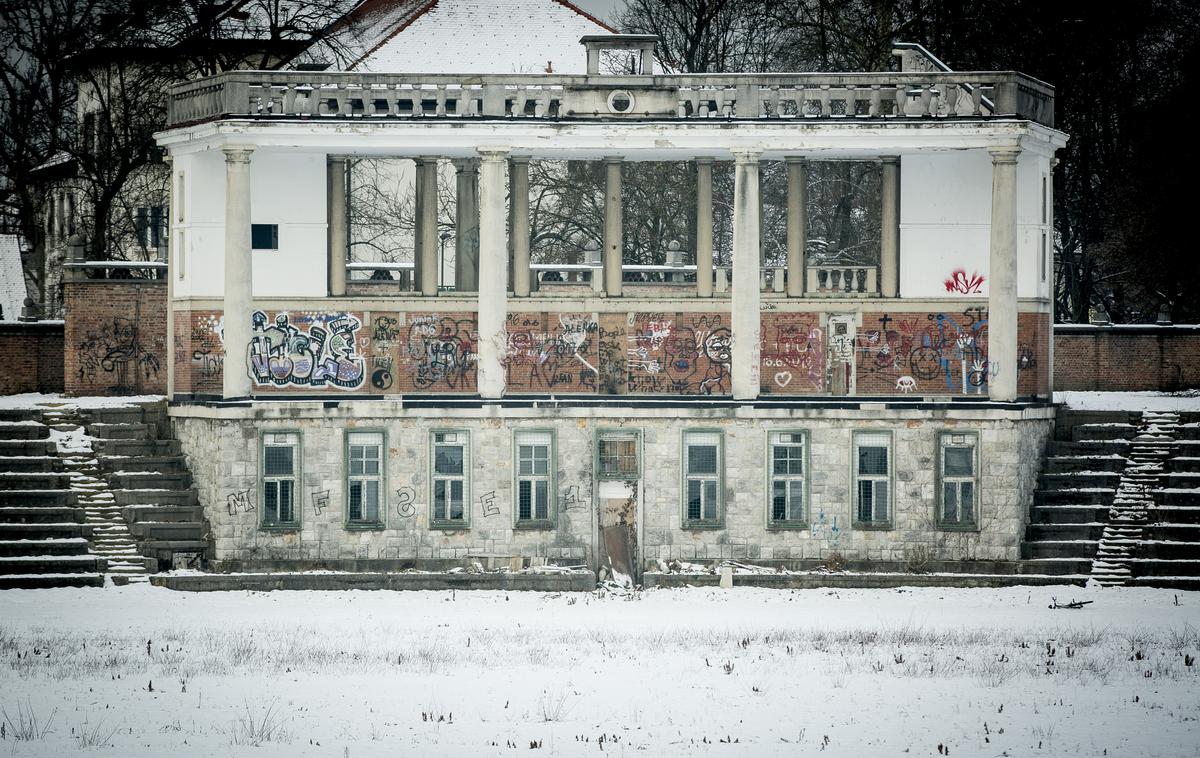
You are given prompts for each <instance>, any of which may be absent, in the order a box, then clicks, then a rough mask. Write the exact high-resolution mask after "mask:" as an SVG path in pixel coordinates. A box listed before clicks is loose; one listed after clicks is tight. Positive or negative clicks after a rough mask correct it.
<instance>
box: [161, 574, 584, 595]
mask: <svg viewBox="0 0 1200 758" xmlns="http://www.w3.org/2000/svg"><path fill="white" fill-rule="evenodd" d="M150 583H151V584H153V585H155V586H156V587H166V588H167V589H170V590H184V591H188V592H222V591H227V590H254V591H258V592H267V591H270V590H513V591H520V590H535V591H539V592H589V591H591V590H593V589H595V588H596V575H595V574H593V573H592V572H590V571H580V572H575V573H570V574H552V573H527V574H510V573H492V574H466V573H462V574H450V573H428V574H419V573H411V574H383V573H328V574H325V573H264V574H157V575H154V576H151V577H150Z"/></svg>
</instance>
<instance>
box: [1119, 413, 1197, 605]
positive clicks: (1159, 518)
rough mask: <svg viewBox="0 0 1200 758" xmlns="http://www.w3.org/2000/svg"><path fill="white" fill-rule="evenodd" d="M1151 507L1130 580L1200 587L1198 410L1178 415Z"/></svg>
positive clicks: (1139, 583) (1171, 429)
mask: <svg viewBox="0 0 1200 758" xmlns="http://www.w3.org/2000/svg"><path fill="white" fill-rule="evenodd" d="M1167 431H1169V432H1170V433H1171V434H1172V436H1173V439H1172V441H1171V443H1170V445H1169V450H1170V453H1169V455H1167V456H1166V457H1164V459H1163V462H1162V471H1161V472H1160V474H1159V478H1160V486H1159V488H1158V490H1157V491H1156V493H1155V502H1154V505H1153V506H1152V507H1151V508H1150V509H1149V510H1148V512H1147V519H1146V523H1145V525H1144V526H1143V534H1142V538H1141V540H1140V541H1139V542H1138V545H1137V550H1136V551H1135V553H1134V557H1133V559H1132V561H1131V565H1132V569H1133V576H1132V577H1131V578H1130V581H1129V583H1130V584H1136V585H1143V586H1152V587H1176V588H1179V589H1190V590H1196V589H1200V413H1181V414H1178V418H1177V419H1176V421H1175V423H1174V424H1173V425H1171V426H1170V427H1169V429H1167Z"/></svg>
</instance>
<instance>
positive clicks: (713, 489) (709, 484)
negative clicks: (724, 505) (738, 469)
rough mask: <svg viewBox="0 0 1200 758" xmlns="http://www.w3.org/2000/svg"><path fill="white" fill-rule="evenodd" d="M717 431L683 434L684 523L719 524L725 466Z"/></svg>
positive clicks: (696, 524) (687, 524)
mask: <svg viewBox="0 0 1200 758" xmlns="http://www.w3.org/2000/svg"><path fill="white" fill-rule="evenodd" d="M721 446H722V440H721V433H720V432H685V433H684V435H683V479H684V492H683V496H684V514H683V515H684V524H685V526H717V525H719V524H720V523H721V493H722V491H723V490H724V488H725V481H724V480H725V465H724V461H723V460H722V457H721V453H722V451H721Z"/></svg>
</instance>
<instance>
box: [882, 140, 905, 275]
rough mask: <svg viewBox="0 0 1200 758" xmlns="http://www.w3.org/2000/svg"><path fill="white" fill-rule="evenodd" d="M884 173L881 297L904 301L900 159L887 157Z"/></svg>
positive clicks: (894, 156) (898, 157) (893, 156)
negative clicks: (901, 276)
mask: <svg viewBox="0 0 1200 758" xmlns="http://www.w3.org/2000/svg"><path fill="white" fill-rule="evenodd" d="M882 173H883V175H882V177H881V178H882V182H883V186H882V187H881V192H880V195H881V199H882V201H883V202H882V204H883V209H882V210H883V213H882V217H881V225H880V230H879V294H881V295H883V296H884V297H900V156H898V155H890V156H885V157H884V158H883V172H882Z"/></svg>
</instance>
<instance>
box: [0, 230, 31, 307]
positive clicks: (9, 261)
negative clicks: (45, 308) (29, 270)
mask: <svg viewBox="0 0 1200 758" xmlns="http://www.w3.org/2000/svg"><path fill="white" fill-rule="evenodd" d="M26 294H27V290H26V289H25V271H24V269H23V268H22V267H21V246H20V245H19V244H17V235H15V234H0V308H3V309H4V310H3V313H0V321H16V320H17V317H18V316H20V315H21V306H22V305H24V304H25V296H26Z"/></svg>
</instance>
